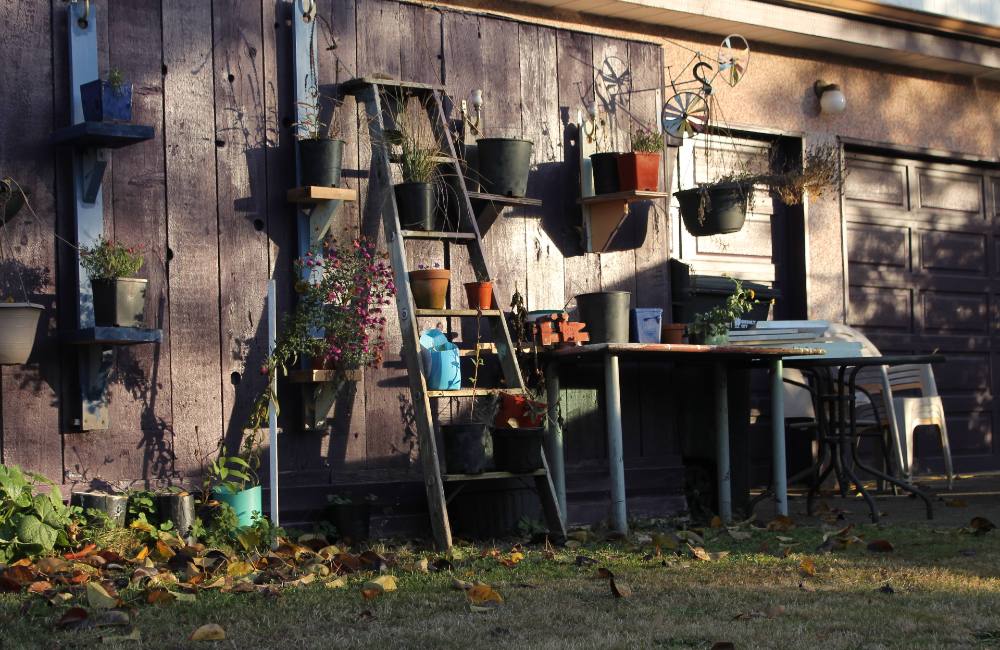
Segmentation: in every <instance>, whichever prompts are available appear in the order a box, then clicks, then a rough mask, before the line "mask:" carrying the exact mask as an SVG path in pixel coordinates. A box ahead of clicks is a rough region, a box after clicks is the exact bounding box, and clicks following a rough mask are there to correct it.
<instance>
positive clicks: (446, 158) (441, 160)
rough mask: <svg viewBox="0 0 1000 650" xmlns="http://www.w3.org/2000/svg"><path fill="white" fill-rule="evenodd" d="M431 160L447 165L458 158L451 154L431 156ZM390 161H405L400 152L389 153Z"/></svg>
mask: <svg viewBox="0 0 1000 650" xmlns="http://www.w3.org/2000/svg"><path fill="white" fill-rule="evenodd" d="M430 160H431V162H435V163H438V164H439V165H445V164H448V163H453V162H455V161H456V159H455V158H452V157H451V156H430ZM389 162H393V163H401V162H403V156H402V155H401V154H398V153H391V154H389Z"/></svg>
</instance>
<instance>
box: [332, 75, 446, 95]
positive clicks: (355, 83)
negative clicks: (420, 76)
mask: <svg viewBox="0 0 1000 650" xmlns="http://www.w3.org/2000/svg"><path fill="white" fill-rule="evenodd" d="M372 84H376V85H379V86H382V87H383V88H404V89H406V90H413V91H417V92H424V93H427V92H431V91H434V90H444V86H442V85H441V84H423V83H418V82H416V81H400V80H399V79H381V78H379V77H358V78H357V79H351V80H349V81H345V82H344V83H342V84H340V90H341V91H343V92H345V93H347V94H349V95H353V94H354V93H356V92H358V91H361V90H364V89H365V87H366V86H370V85H372Z"/></svg>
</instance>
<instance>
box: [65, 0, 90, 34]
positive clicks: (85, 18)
mask: <svg viewBox="0 0 1000 650" xmlns="http://www.w3.org/2000/svg"><path fill="white" fill-rule="evenodd" d="M82 1H83V15H82V16H80V17H79V18H77V19H76V24H77V25H79V26H80V29H87V26H88V25H89V24H90V0H82ZM80 2H81V0H69V3H70V4H71V5H78V4H80Z"/></svg>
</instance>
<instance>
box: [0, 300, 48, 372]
mask: <svg viewBox="0 0 1000 650" xmlns="http://www.w3.org/2000/svg"><path fill="white" fill-rule="evenodd" d="M43 309H44V308H43V307H42V306H41V305H36V304H34V303H30V302H4V303H0V365H13V364H20V363H27V362H28V357H30V356H31V349H32V347H33V346H34V344H35V332H36V331H37V330H38V319H39V318H40V317H41V315H42V310H43Z"/></svg>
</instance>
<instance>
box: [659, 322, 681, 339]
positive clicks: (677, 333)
mask: <svg viewBox="0 0 1000 650" xmlns="http://www.w3.org/2000/svg"><path fill="white" fill-rule="evenodd" d="M686 329H687V323H665V324H664V325H663V332H662V333H661V335H660V342H661V343H683V342H684V331H685V330H686Z"/></svg>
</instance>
